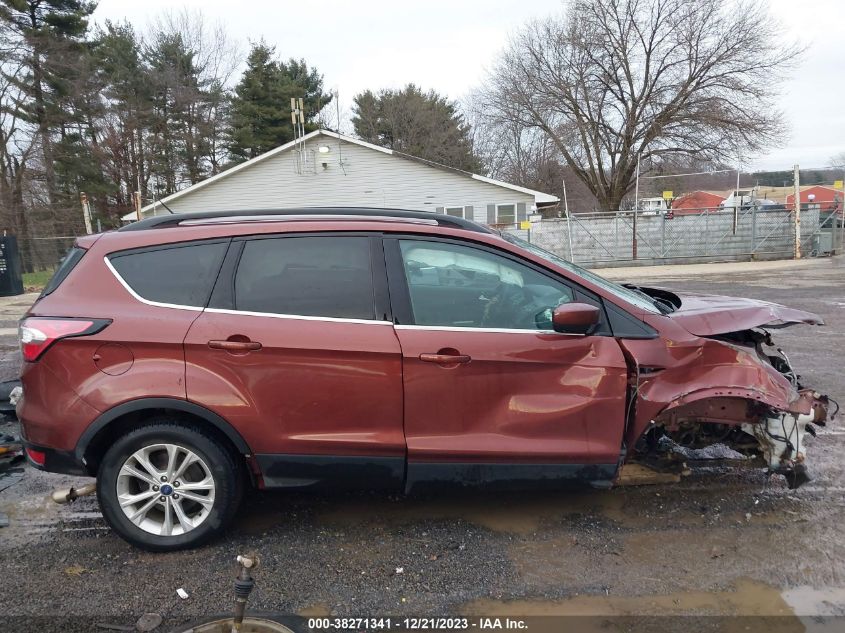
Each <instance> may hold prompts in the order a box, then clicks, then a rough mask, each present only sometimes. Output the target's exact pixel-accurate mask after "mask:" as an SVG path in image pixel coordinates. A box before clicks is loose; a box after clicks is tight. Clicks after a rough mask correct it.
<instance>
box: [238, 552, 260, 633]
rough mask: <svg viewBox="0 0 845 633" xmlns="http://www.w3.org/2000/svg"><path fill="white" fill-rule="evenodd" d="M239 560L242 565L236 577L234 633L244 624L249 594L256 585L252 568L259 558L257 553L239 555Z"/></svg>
mask: <svg viewBox="0 0 845 633" xmlns="http://www.w3.org/2000/svg"><path fill="white" fill-rule="evenodd" d="M237 560H238V565H240V572H239V573H238V576H237V578H235V615H234V618H233V619H232V633H239V632H240V630H241V627H242V626H243V623H244V614H245V613H246V603H247V600H249V594H250V593H252V589H253V587H255V580H253V578H252V575H251V570H252V569H253V568H254V567H255V566H256V565H257V564H258V558H257V557H256V556H255V554H249V555H246V556H238V559H237Z"/></svg>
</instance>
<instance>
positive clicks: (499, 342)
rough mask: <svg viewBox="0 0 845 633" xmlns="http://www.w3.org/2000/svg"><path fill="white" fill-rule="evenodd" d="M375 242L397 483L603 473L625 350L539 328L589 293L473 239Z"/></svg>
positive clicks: (614, 445) (621, 406)
mask: <svg viewBox="0 0 845 633" xmlns="http://www.w3.org/2000/svg"><path fill="white" fill-rule="evenodd" d="M386 248H387V254H388V262H389V274H390V276H391V279H390V289H391V299H392V301H393V306H394V313H395V314H396V315H397V316H398V319H397V321H398V322H397V324H396V325H395V329H396V333H397V335H398V337H399V341H400V344H401V347H402V358H403V384H404V394H405V437H406V442H407V450H408V475H407V477H408V485H409V486H410V485H413V484H414V483H416V482H417V481H421V480H422V481H425V480H432V479H435V480H437V479H451V478H457V479H461V480H464V481H466V480H468V479H469V480H478V482H479V483H486V482H488V481H495V480H500V479H504V480H508V481H519V480H526V481H527V480H537V479H545V480H557V479H569V478H579V479H588V480H606V479H607V478H609V477H610V476H611V475H612V473H613V472H614V471H615V468H616V464H617V461H618V459H619V451H620V446H621V441H622V432H623V427H624V418H625V394H626V376H627V370H626V365H625V359H624V357H623V355H622V352H621V350H620V348H619V345H618V344H617V342H616V340H615V339H614V338H613V337H612V336H609V335H607V334H606V333H604V332H599V333H598V334H597V335H591V336H584V335H567V334H559V333H556V332H554V331H553V330H552V326H551V313H552V311H553V310H554V308H555V307H556V306H557V305H559V304H561V303H565V302H570V301H582V302H591V303H594V304H596V305H601V302H600V300H599V299H598V298H596V297H595V296H592V295H590V294H589V293H587V292H586V291H585V290H582V289H580V288H579V287H577V286H575V285H574V284H570V283H568V282H567V281H566V280H564V279H562V278H560V277H557V276H555V275H553V274H552V273H549V272H546V271H543V270H541V269H538V268H536V267H534V266H533V265H530V264H528V263H527V262H522V261H518V260H517V259H516V258H514V257H512V256H510V255H508V254H505V253H504V252H500V251H497V250H495V249H491V248H488V247H485V246H481V245H468V244H466V243H458V242H454V241H448V240H437V239H388V240H386ZM602 334H605V335H602Z"/></svg>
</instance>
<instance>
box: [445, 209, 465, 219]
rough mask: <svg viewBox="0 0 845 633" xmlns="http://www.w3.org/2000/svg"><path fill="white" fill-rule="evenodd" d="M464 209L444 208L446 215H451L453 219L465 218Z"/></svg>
mask: <svg viewBox="0 0 845 633" xmlns="http://www.w3.org/2000/svg"><path fill="white" fill-rule="evenodd" d="M465 208H466V207H446V215H451V216H452V217H453V218H466V215H465V211H464V209H465Z"/></svg>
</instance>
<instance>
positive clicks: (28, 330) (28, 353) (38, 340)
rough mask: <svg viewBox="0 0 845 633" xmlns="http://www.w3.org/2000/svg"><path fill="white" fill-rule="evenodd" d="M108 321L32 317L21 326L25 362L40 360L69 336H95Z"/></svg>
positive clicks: (22, 350)
mask: <svg viewBox="0 0 845 633" xmlns="http://www.w3.org/2000/svg"><path fill="white" fill-rule="evenodd" d="M106 325H108V321H103V320H101V319H48V318H38V317H31V318H29V319H24V320H23V321H22V322H21V325H20V339H21V352H22V353H23V359H24V360H25V361H29V362H33V361H36V360H38V357H39V356H41V354H43V353H44V352H45V351H47V348H48V347H50V346H51V345H52V344H53V343H55V342H56V341H58V340H59V339H63V338H67V337H69V336H83V335H86V334H94V333H96V332H99V331H100V330H102V329H103V328H104V327H105V326H106Z"/></svg>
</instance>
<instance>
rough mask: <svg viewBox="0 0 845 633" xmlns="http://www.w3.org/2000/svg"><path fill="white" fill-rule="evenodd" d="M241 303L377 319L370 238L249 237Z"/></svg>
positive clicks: (241, 269) (250, 307)
mask: <svg viewBox="0 0 845 633" xmlns="http://www.w3.org/2000/svg"><path fill="white" fill-rule="evenodd" d="M235 308H236V309H237V310H244V311H249V312H269V313H273V314H290V315H298V316H317V317H335V318H345V319H374V318H375V307H374V300H373V273H372V266H371V263H370V244H369V240H368V239H367V238H366V237H280V238H271V239H263V240H254V241H250V242H247V243H246V245H245V246H244V252H243V255H242V256H241V261H240V263H239V264H238V271H237V274H236V275H235Z"/></svg>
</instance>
